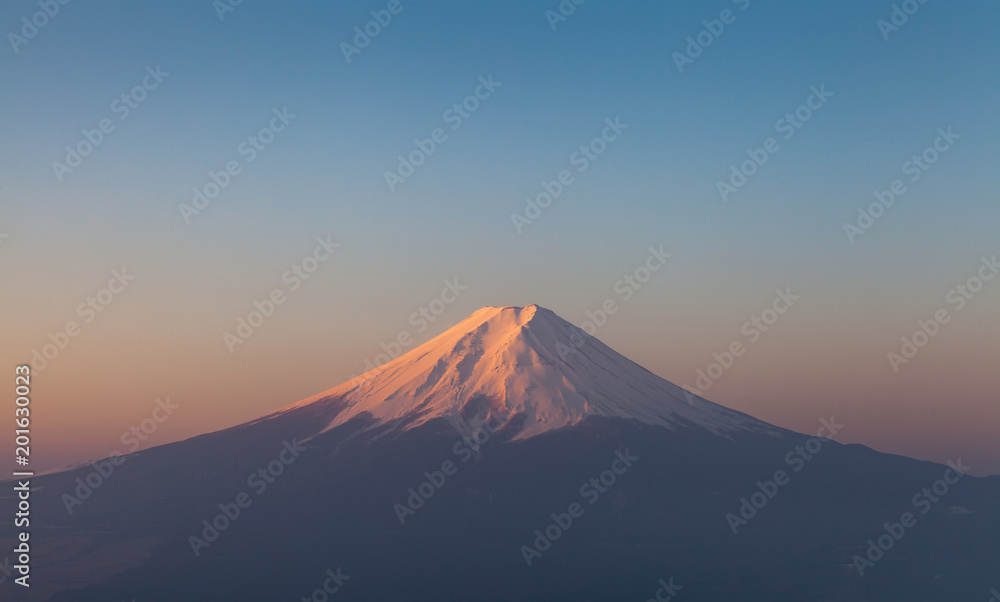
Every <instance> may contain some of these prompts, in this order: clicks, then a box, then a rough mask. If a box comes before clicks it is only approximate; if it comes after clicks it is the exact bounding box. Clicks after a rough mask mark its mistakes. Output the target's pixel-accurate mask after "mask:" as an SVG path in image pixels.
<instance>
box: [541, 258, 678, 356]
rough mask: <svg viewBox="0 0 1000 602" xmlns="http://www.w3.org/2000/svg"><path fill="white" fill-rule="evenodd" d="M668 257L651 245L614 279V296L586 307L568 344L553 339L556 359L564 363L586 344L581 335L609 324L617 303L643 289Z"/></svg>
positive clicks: (624, 301)
mask: <svg viewBox="0 0 1000 602" xmlns="http://www.w3.org/2000/svg"><path fill="white" fill-rule="evenodd" d="M671 257H673V254H672V253H667V252H665V251H664V250H663V245H660V248H659V249H657V248H656V247H654V246H650V247H649V254H648V255H647V256H646V259H645V260H644V261H643V262H642V263H641V264H639V266H637V267H636V268H635V269H633V270H632V271H631V272H629V273H627V274H625V275H624V276H622V278H621V279H620V280H618V281H617V282H615V284H614V287H612V288H613V290H614V292H615V293H616V294H617V296H612V297H608V298H607V299H605V300H604V301H602V302H601V304H600V306H599V307H598V308H597V309H595V310H590V309H588V310H587V311H586V312H584V313H585V315H586V316H587V319H586V320H584V322H583V324H581V325H580V327H579V330H578V331H575V332H574V333H573V334H572V335H570V337H569V340H568V343H569V344H568V345H567V344H566V343H563V342H562V341H558V342H556V353H558V354H559V359H561V360H562V361H564V362H565V361H566V358H568V357H569V356H570V354H573V353H578V352H579V350H580V349H581V348H582V347H583V346H584V345H586V344H587V337H585V336H584V335H585V334H587V335H590V336H595V335H596V334H597V331H598V330H600V329H601V327H603V326H604V325H605V324H607V323H608V318H609V316H613V315H615V314H616V313H618V310H619V309H621V307H620V304H621V303H626V302H628V301H629V300H630V299H631V298H632V297H633V296H635V294H636V293H637V292H638V291H640V290H642V287H643V286H645V285H646V284H647V283H649V281H650V280H652V278H653V275H654V274H656V273H657V272H659V271H660V270H661V269H663V266H665V265H667V260H668V259H670V258H671Z"/></svg>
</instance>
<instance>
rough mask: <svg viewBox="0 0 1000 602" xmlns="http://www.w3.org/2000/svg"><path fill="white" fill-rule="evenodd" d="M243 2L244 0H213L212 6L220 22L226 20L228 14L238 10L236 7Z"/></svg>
mask: <svg viewBox="0 0 1000 602" xmlns="http://www.w3.org/2000/svg"><path fill="white" fill-rule="evenodd" d="M241 4H243V0H212V8H214V9H215V14H216V15H218V17H219V22H220V23H221V22H223V21H225V20H226V15H228V14H229V13H232V12H236V8H237V7H238V6H239V5H241Z"/></svg>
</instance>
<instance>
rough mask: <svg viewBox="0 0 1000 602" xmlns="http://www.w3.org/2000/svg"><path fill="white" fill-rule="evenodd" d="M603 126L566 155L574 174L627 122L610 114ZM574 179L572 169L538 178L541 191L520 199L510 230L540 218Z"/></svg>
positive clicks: (521, 228)
mask: <svg viewBox="0 0 1000 602" xmlns="http://www.w3.org/2000/svg"><path fill="white" fill-rule="evenodd" d="M604 123H605V126H604V129H602V130H601V134H600V135H599V136H595V137H594V138H593V139H592V140H591V141H590V142H588V143H586V144H583V145H580V148H579V149H577V150H576V151H574V152H573V154H571V155H570V156H569V164H570V165H572V166H574V167H576V173H578V174H582V173H583V172H585V171H587V170H588V169H589V168H590V166H591V165H592V164H593V163H594V162H595V161H597V160H598V159H599V158H600V157H601V155H603V154H604V153H605V151H607V150H608V146H609V145H610V144H612V143H613V142H615V141H616V140H618V138H619V137H620V136H621V135H622V133H623V132H624V131H625V130H627V129H628V127H629V126H628V124H627V123H622V121H621V117H615V118H614V119H611V118H610V117H608V118H606V119H605V120H604ZM575 181H576V178H575V176H574V175H573V172H572V171H571V170H569V169H564V170H562V171H560V172H559V173H558V174H557V175H556V177H555V179H553V180H552V181H547V180H543V181H542V191H541V192H539V193H538V194H537V195H536V196H535V198H531V197H527V198H525V199H524V213H523V215H522V214H521V213H511V214H510V220H511V221H512V222H513V223H514V229H515V230H517V233H518V234H521V233H522V232H523V231H524V227H525V226H528V225H530V224H531V223H532V222H533V221H535V220H536V219H538V218H539V217H541V215H542V211H544V210H545V209H548V208H549V206H550V205H552V201H555V200H556V199H558V198H559V197H561V196H562V194H563V192H565V190H566V189H567V188H569V187H570V186H572V185H573V183H574V182H575Z"/></svg>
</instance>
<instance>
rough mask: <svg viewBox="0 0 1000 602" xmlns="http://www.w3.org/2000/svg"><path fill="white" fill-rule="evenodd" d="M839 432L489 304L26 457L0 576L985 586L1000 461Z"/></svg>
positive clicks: (453, 587)
mask: <svg viewBox="0 0 1000 602" xmlns="http://www.w3.org/2000/svg"><path fill="white" fill-rule="evenodd" d="M840 428H842V427H841V425H839V424H837V421H836V418H834V417H817V429H818V431H817V434H818V435H819V436H815V437H813V436H809V435H804V434H799V433H795V432H792V431H788V430H784V429H781V428H778V427H775V426H772V425H769V424H767V423H764V422H761V421H759V420H756V419H754V418H752V417H750V416H747V415H745V414H742V413H739V412H735V411H733V410H730V409H727V408H724V407H722V406H719V405H717V404H714V403H711V402H709V401H707V400H704V399H700V398H696V397H691V398H690V399H689V396H688V395H686V394H685V393H684V392H683V391H682V390H681V389H680V388H678V387H677V386H675V385H673V384H671V383H669V382H667V381H665V380H663V379H662V378H659V377H657V376H656V375H654V374H652V373H650V372H648V371H646V370H644V369H643V368H641V367H639V366H638V365H636V364H634V363H633V362H631V361H629V360H628V359H626V358H625V357H623V356H622V355H620V354H618V353H616V352H615V351H613V350H612V349H610V348H609V347H607V346H606V345H604V344H603V343H601V342H600V341H599V340H597V339H596V338H594V337H592V336H589V335H586V334H585V333H582V332H581V331H580V330H579V329H577V328H576V327H574V326H572V325H571V324H569V323H568V322H566V321H564V320H562V319H561V318H559V317H558V316H556V315H555V314H554V313H552V312H551V311H548V310H546V309H544V308H541V307H538V306H528V307H524V308H516V307H487V308H483V309H481V310H479V311H477V312H475V313H474V314H472V315H471V316H469V317H468V318H467V319H465V320H463V321H462V322H460V323H459V324H457V325H456V326H455V327H453V328H451V329H449V330H448V331H446V332H445V333H443V334H441V335H440V336H438V337H436V338H434V339H433V340H431V341H429V342H427V343H425V344H424V345H421V346H420V347H418V348H416V349H414V350H412V351H410V352H409V353H406V354H404V355H402V356H400V357H398V358H396V359H395V360H393V361H391V362H390V363H388V364H386V365H385V366H383V367H381V368H378V369H376V370H374V371H372V372H369V373H368V374H365V375H362V376H361V377H359V378H357V379H355V380H354V381H352V382H348V383H344V384H342V385H340V386H338V387H335V388H333V389H330V390H328V391H325V392H323V393H320V394H318V395H315V396H313V397H310V398H308V399H305V400H302V401H300V402H298V403H295V404H292V405H290V406H287V407H285V408H282V409H280V410H278V411H276V412H274V413H272V414H270V415H267V416H264V417H261V418H259V419H257V420H254V421H252V422H249V423H246V424H243V425H239V426H235V427H233V428H230V429H226V430H223V431H219V432H216V433H210V434H207V435H203V436H200V437H195V438H193V439H189V440H187V441H182V442H178V443H173V444H169V445H164V446H160V447H156V448H152V449H149V450H145V451H142V452H138V453H136V454H132V455H130V456H128V457H127V458H125V459H124V461H118V460H116V461H111V460H105V461H102V462H98V463H96V464H95V465H93V466H86V467H82V468H77V469H74V470H70V471H66V472H62V473H57V474H51V475H46V476H43V477H36V478H35V479H33V481H32V500H33V506H32V512H33V521H34V522H33V523H32V524H33V532H32V533H33V535H32V537H33V541H34V542H36V543H35V547H34V548H33V551H32V558H33V565H32V566H33V568H32V578H33V580H34V585H33V587H32V588H31V592H30V594H25V593H24V592H23V591H22V590H21V589H20V588H18V590H14V589H12V588H13V586H12V584H11V583H10V582H9V581H8V582H6V583H0V595H3V596H4V599H5V600H6V599H8V596H10V595H14V596H17V597H16V598H11V599H32V600H34V599H37V600H59V601H62V600H131V599H133V598H134V599H136V600H220V599H221V600H282V599H294V600H299V599H314V600H322V599H330V600H392V599H403V600H436V601H448V600H473V599H475V600H486V601H490V600H511V599H516V600H524V601H535V600H539V601H541V600H544V601H547V602H553V601H555V602H558V601H563V600H565V601H577V602H579V601H587V600H590V601H598V600H629V599H634V600H648V599H660V600H666V599H668V598H669V599H676V600H684V599H690V600H693V601H694V600H706V601H715V600H733V599H745V600H762V601H768V602H771V601H773V602H782V601H803V600H808V601H830V602H841V601H844V602H846V601H851V602H858V601H873V602H874V601H878V602H884V601H888V602H892V601H896V600H899V601H904V600H905V601H907V602H920V601H925V600H926V601H931V600H934V601H940V600H964V599H968V600H977V599H984V600H985V599H987V598H988V597H989V592H990V588H991V587H995V583H997V582H998V581H1000V579H998V577H1000V575H998V563H997V560H1000V478H997V477H990V478H975V477H972V476H969V475H965V474H964V472H963V471H964V467H963V466H962V465H961V463H960V461H959V459H956V462H955V463H954V465H953V466H945V465H938V464H933V463H928V462H918V461H916V460H912V459H909V458H904V457H899V456H893V455H888V454H881V453H878V452H875V451H873V450H871V449H868V448H866V447H863V446H859V445H841V444H839V443H836V442H835V441H833V440H831V439H830V438H828V437H829V436H834V435H835V433H836V432H837V431H838V430H839V429H840ZM0 491H3V492H4V493H0V497H3V501H2V502H0V503H2V504H6V505H10V506H11V507H13V504H14V499H13V496H12V495H10V494H9V493H6V492H9V491H11V490H10V489H9V488H7V487H6V486H5V487H4V488H3V489H2V490H0ZM11 533H12V530H11V527H10V524H9V523H6V524H3V525H0V546H2V547H3V549H12V548H13V546H14V542H13V540H12V539H11V537H10V534H11ZM324 586H325V587H326V588H327V589H326V590H325V591H324V590H323V588H324ZM8 592H13V593H12V594H11V593H8Z"/></svg>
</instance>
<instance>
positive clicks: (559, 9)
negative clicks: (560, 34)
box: [542, 0, 587, 31]
mask: <svg viewBox="0 0 1000 602" xmlns="http://www.w3.org/2000/svg"><path fill="white" fill-rule="evenodd" d="M586 1H587V0H562V1H561V2H560V3H559V4H558V5H557V6H556V8H555V10H553V9H548V10H546V11H545V12H544V13H542V16H544V17H545V20H546V21H548V22H549V27H551V28H552V31H555V30H556V26H558V25H559V24H560V23H565V22H566V21H568V20H569V18H570V17H572V16H573V15H574V14H576V7H578V6H580V5H582V4H584V3H585V2H586Z"/></svg>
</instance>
